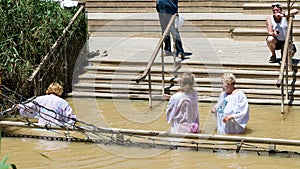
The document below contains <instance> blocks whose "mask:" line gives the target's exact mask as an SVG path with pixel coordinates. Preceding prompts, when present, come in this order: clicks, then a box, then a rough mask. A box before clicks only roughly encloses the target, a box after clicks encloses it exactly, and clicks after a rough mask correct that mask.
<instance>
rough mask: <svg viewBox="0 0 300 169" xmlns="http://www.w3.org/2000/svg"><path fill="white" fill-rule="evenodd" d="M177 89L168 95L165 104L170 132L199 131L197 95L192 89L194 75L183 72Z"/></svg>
mask: <svg viewBox="0 0 300 169" xmlns="http://www.w3.org/2000/svg"><path fill="white" fill-rule="evenodd" d="M179 83H180V89H179V91H178V92H177V93H176V94H174V95H172V96H171V97H170V100H169V103H168V105H167V109H166V114H167V122H168V123H170V124H171V133H199V111H198V97H197V92H196V91H195V90H194V76H193V75H192V74H191V73H184V74H183V75H182V77H181V79H180V82H179Z"/></svg>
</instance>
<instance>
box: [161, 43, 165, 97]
mask: <svg viewBox="0 0 300 169" xmlns="http://www.w3.org/2000/svg"><path fill="white" fill-rule="evenodd" d="M164 57H165V56H164V52H163V45H161V76H162V77H161V83H162V94H165V58H164Z"/></svg>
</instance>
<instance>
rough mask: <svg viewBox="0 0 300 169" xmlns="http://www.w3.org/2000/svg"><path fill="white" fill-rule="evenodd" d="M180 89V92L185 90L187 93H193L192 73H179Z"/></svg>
mask: <svg viewBox="0 0 300 169" xmlns="http://www.w3.org/2000/svg"><path fill="white" fill-rule="evenodd" d="M179 84H180V91H181V92H187V93H193V92H194V91H195V90H194V86H195V77H194V75H193V74H192V73H183V74H182V75H181V78H180V81H179Z"/></svg>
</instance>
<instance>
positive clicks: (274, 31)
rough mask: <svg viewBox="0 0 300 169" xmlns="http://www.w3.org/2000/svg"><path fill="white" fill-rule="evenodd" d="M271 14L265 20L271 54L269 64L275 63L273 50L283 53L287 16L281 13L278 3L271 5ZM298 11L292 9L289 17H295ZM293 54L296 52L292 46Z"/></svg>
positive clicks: (280, 6)
mask: <svg viewBox="0 0 300 169" xmlns="http://www.w3.org/2000/svg"><path fill="white" fill-rule="evenodd" d="M272 11H273V14H272V15H271V16H269V17H268V18H267V20H266V26H267V30H268V36H267V38H266V42H267V45H268V47H269V49H270V52H271V54H272V55H271V57H270V60H269V62H270V63H276V52H275V50H281V54H282V53H283V48H284V43H285V38H286V34H287V28H288V16H287V14H286V13H283V12H282V5H281V3H279V2H275V3H273V4H272ZM298 12H299V11H298V9H292V10H291V11H290V15H291V16H293V15H296V14H297V13H298ZM293 52H294V53H295V52H296V47H295V46H294V45H293Z"/></svg>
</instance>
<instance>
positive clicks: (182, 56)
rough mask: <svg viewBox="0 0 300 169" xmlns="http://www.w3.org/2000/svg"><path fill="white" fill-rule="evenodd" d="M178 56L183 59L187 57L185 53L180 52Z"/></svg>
mask: <svg viewBox="0 0 300 169" xmlns="http://www.w3.org/2000/svg"><path fill="white" fill-rule="evenodd" d="M177 57H178V58H179V59H181V60H183V59H184V58H185V56H184V54H183V53H179V54H178V55H177Z"/></svg>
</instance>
